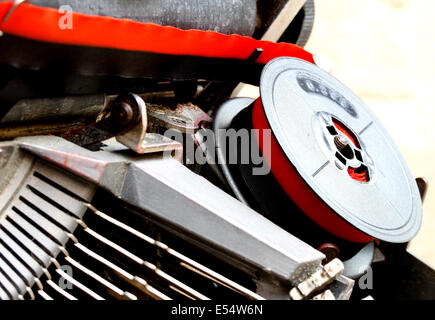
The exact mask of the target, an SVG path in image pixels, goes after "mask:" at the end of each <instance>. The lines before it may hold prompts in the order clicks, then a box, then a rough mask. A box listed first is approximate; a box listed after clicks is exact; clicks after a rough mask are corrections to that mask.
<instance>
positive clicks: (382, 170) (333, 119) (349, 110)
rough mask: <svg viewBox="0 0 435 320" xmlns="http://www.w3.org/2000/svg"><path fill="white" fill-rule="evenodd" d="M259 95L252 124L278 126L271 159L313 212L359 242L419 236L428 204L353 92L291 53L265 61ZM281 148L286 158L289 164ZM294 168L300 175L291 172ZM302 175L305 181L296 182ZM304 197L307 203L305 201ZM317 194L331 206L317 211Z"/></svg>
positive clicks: (323, 222) (322, 222)
mask: <svg viewBox="0 0 435 320" xmlns="http://www.w3.org/2000/svg"><path fill="white" fill-rule="evenodd" d="M260 94H261V98H260V99H261V102H260V101H259V100H258V101H257V102H256V104H255V105H254V109H253V125H254V128H259V127H260V128H261V127H262V125H259V123H260V124H261V121H260V120H258V119H261V117H263V120H264V121H263V124H264V125H263V127H270V128H271V129H272V133H273V135H272V152H271V154H270V156H268V155H265V154H264V156H265V158H266V161H268V163H269V165H270V167H271V169H272V172H273V174H274V175H275V177H276V178H277V180H278V182H279V183H280V184H281V186H283V188H284V190H285V191H286V192H287V194H288V195H289V196H290V198H292V200H293V201H294V202H296V204H298V205H299V206H300V207H301V209H302V210H303V211H304V212H305V213H306V214H307V215H308V216H309V217H310V218H312V219H313V220H314V221H315V222H317V223H318V224H320V225H321V226H323V227H324V228H325V229H327V230H328V231H330V232H332V233H334V234H335V235H338V236H340V237H342V238H345V239H347V240H351V241H357V242H367V241H370V238H371V237H373V238H377V239H381V240H385V241H389V242H407V241H409V240H410V239H412V238H413V237H414V236H415V235H416V233H417V231H418V229H419V227H420V225H421V219H422V205H421V199H420V196H419V192H418V188H417V184H416V182H415V180H414V177H413V175H412V173H411V171H410V169H409V168H408V166H407V164H406V161H405V159H404V157H403V156H402V155H401V153H400V151H399V150H398V148H397V146H396V145H395V143H394V142H393V140H392V138H391V137H390V136H389V134H388V133H387V131H386V130H385V129H384V128H383V127H382V125H381V124H380V123H379V121H378V120H377V119H376V117H375V116H374V114H373V113H372V112H371V111H370V110H369V109H368V108H367V107H366V105H365V104H364V103H363V102H362V101H361V100H360V99H359V98H358V97H357V96H356V95H355V94H353V93H352V92H351V91H350V90H349V89H348V88H347V87H345V86H344V85H343V84H342V83H341V82H339V81H338V80H337V79H335V78H334V77H332V76H331V75H330V74H328V73H326V72H325V71H323V70H321V69H319V68H318V67H316V66H315V65H313V64H311V63H308V62H305V61H303V60H300V59H296V58H287V57H281V58H277V59H274V60H272V61H270V62H269V63H268V64H267V65H266V66H265V68H264V70H263V73H262V76H261V82H260ZM260 128H259V129H260ZM275 139H276V140H275ZM274 143H276V144H278V147H277V146H275V150H278V149H279V151H278V152H275V153H274V147H273V144H274ZM260 147H261V141H260ZM345 149H346V150H345ZM279 152H281V153H282V156H283V157H285V159H286V161H287V163H286V164H285V165H286V166H288V168H285V170H283V162H282V161H280V160H279V156H280V155H279V154H278V153H279ZM275 160H276V161H275ZM291 170H294V172H296V173H297V176H296V175H293V176H292V175H291V174H290V175H289V174H287V173H288V172H290V171H291ZM283 172H284V173H283ZM286 172H287V173H286ZM300 178H301V179H300ZM298 179H300V181H302V182H303V183H302V184H305V185H299V186H296V187H295V186H294V184H295V183H298ZM289 185H292V187H290V188H288V186H289ZM307 186H308V187H309V188H306V187H307ZM304 188H305V189H304ZM307 192H311V193H312V196H313V197H312V198H311V199H308V198H307V195H306V194H305V193H307ZM301 195H302V196H303V197H305V202H304V201H302V202H301V201H299V199H298V197H300V196H301ZM307 199H308V200H309V201H307ZM319 200H320V201H321V202H322V204H323V208H326V209H327V210H315V209H316V208H317V209H319V208H320V209H321V208H322V207H321V206H317V207H316V206H313V205H312V204H313V203H314V202H316V201H319ZM325 205H326V206H325ZM328 210H329V212H327V211H328ZM343 220H344V221H346V222H347V223H345V222H344V221H343ZM340 221H341V222H340ZM343 223H344V224H343ZM348 224H350V225H352V226H353V227H354V228H352V229H354V230H353V231H352V230H348V229H346V225H348ZM360 231H362V232H360ZM367 235H368V236H367Z"/></svg>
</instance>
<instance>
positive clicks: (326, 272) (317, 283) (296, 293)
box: [290, 259, 344, 300]
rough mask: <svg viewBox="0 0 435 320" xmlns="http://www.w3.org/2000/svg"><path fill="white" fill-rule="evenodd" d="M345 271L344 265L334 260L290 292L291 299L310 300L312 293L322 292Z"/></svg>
mask: <svg viewBox="0 0 435 320" xmlns="http://www.w3.org/2000/svg"><path fill="white" fill-rule="evenodd" d="M343 271H344V265H343V263H342V262H341V261H340V260H339V259H334V260H332V261H331V262H329V263H328V264H326V265H325V266H323V267H322V268H320V269H319V270H317V271H316V272H315V273H313V274H312V275H311V276H310V277H309V278H308V279H306V280H304V281H302V282H301V283H299V284H298V285H297V286H296V287H294V288H293V289H291V290H290V298H291V299H292V300H302V299H306V298H308V297H309V296H310V295H311V294H312V293H314V292H316V291H318V290H321V289H322V288H324V287H325V286H327V285H328V284H330V283H331V282H332V281H333V280H334V279H335V278H337V277H338V276H340V275H341V274H342V273H343Z"/></svg>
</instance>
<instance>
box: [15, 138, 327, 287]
mask: <svg viewBox="0 0 435 320" xmlns="http://www.w3.org/2000/svg"><path fill="white" fill-rule="evenodd" d="M15 143H17V144H18V145H19V146H20V148H22V149H24V150H27V151H29V152H31V153H33V154H34V155H37V156H39V157H43V158H44V159H46V160H47V161H51V162H53V163H55V164H56V165H59V166H61V167H63V168H65V169H67V170H69V171H71V172H73V173H74V174H77V175H79V176H82V177H85V178H86V179H88V180H89V181H91V182H93V183H95V184H97V185H99V186H100V187H102V188H104V189H106V190H108V191H109V192H110V193H112V194H113V195H114V196H115V197H117V198H118V199H119V200H122V201H124V202H126V203H128V204H130V205H131V206H133V207H136V208H138V209H140V210H146V211H147V212H149V213H150V214H151V216H152V217H154V218H156V219H158V220H159V221H162V223H163V222H164V225H165V228H169V229H171V231H173V232H174V233H175V234H177V235H178V236H180V237H182V238H185V239H190V241H195V243H197V245H198V246H200V247H203V248H205V249H207V250H211V251H212V252H213V253H214V254H216V255H217V256H219V257H220V258H221V259H224V260H226V261H227V262H230V263H233V264H234V263H235V264H237V265H238V266H239V267H240V269H242V270H244V271H246V272H248V273H251V274H258V270H262V271H261V272H264V273H265V274H269V275H271V276H273V277H276V278H277V279H280V281H289V282H290V283H294V284H296V283H298V282H300V281H301V280H303V279H305V278H306V277H308V276H309V275H310V274H311V273H312V272H313V271H314V270H316V269H317V268H318V266H319V265H320V263H321V261H322V259H323V258H324V255H323V254H321V253H320V252H318V251H316V250H315V249H313V248H312V247H310V246H308V245H307V244H305V243H304V242H302V241H300V240H299V239H297V238H295V237H293V236H292V235H290V234H288V233H287V232H285V231H284V230H282V229H281V228H279V227H278V226H276V225H274V224H273V223H271V222H270V221H269V220H267V219H266V218H264V217H262V216H261V215H259V214H258V213H256V212H255V211H253V210H251V209H249V208H248V207H246V206H245V205H243V204H241V203H240V202H239V201H237V200H235V199H234V198H232V197H231V196H229V195H227V194H226V193H224V192H223V191H221V190H220V189H218V188H217V187H215V186H213V185H212V184H211V183H209V182H207V181H206V180H204V179H203V178H202V177H200V176H198V175H196V174H194V173H192V172H191V171H189V170H188V169H187V168H186V167H184V166H183V165H182V164H181V163H179V162H178V161H176V160H174V159H169V158H163V159H162V158H161V157H158V156H157V155H155V156H146V157H143V156H142V157H141V156H139V155H130V154H127V153H125V152H124V150H125V148H124V147H122V146H120V145H116V144H115V145H113V146H110V151H109V150H108V151H100V152H97V153H95V152H90V151H88V150H85V149H83V148H80V147H78V146H76V145H74V144H72V143H69V142H66V141H64V140H62V139H60V138H57V137H32V138H20V139H17V140H16V142H15ZM198 190H202V192H198ZM156 194H158V195H160V194H164V195H165V201H161V199H160V197H154V196H149V197H148V196H145V195H156ZM247 243H249V246H247V245H246V244H247ZM207 244H213V246H212V247H210V246H209V245H207Z"/></svg>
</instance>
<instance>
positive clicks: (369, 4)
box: [306, 0, 435, 267]
mask: <svg viewBox="0 0 435 320" xmlns="http://www.w3.org/2000/svg"><path fill="white" fill-rule="evenodd" d="M315 4H316V18H315V20H314V29H313V33H312V34H311V38H310V40H309V41H308V43H307V46H306V48H307V50H308V51H310V52H313V53H319V54H321V55H325V56H326V57H327V58H328V60H329V62H330V64H331V67H332V74H333V75H334V76H335V77H336V78H338V79H339V80H340V81H342V82H343V83H345V84H346V85H347V86H348V87H350V88H351V89H352V90H353V91H354V92H355V93H356V94H357V95H358V96H359V97H361V98H362V99H363V100H364V101H365V102H366V103H367V105H368V106H369V107H370V108H371V109H372V110H373V112H374V113H375V114H376V115H377V116H378V117H379V119H380V120H381V122H382V123H383V124H384V126H385V127H386V128H387V130H388V131H389V133H390V134H391V136H392V137H393V138H394V140H395V141H396V143H397V144H398V146H399V148H400V149H401V151H402V152H403V153H404V155H405V158H406V159H407V161H408V164H409V166H410V167H411V170H412V172H413V174H414V175H415V176H416V177H420V176H423V177H426V178H428V180H429V190H428V193H427V196H426V200H425V203H424V206H423V225H422V228H421V230H420V232H419V234H418V236H417V237H416V238H415V239H414V240H413V241H412V242H411V245H410V251H411V252H412V253H413V254H414V255H416V256H417V257H419V258H420V259H422V260H424V261H425V262H426V263H429V264H430V265H431V266H432V267H435V247H434V246H435V41H434V37H433V34H432V32H433V31H434V29H435V1H427V0H426V1H425V0H364V1H349V0H317V1H315Z"/></svg>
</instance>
